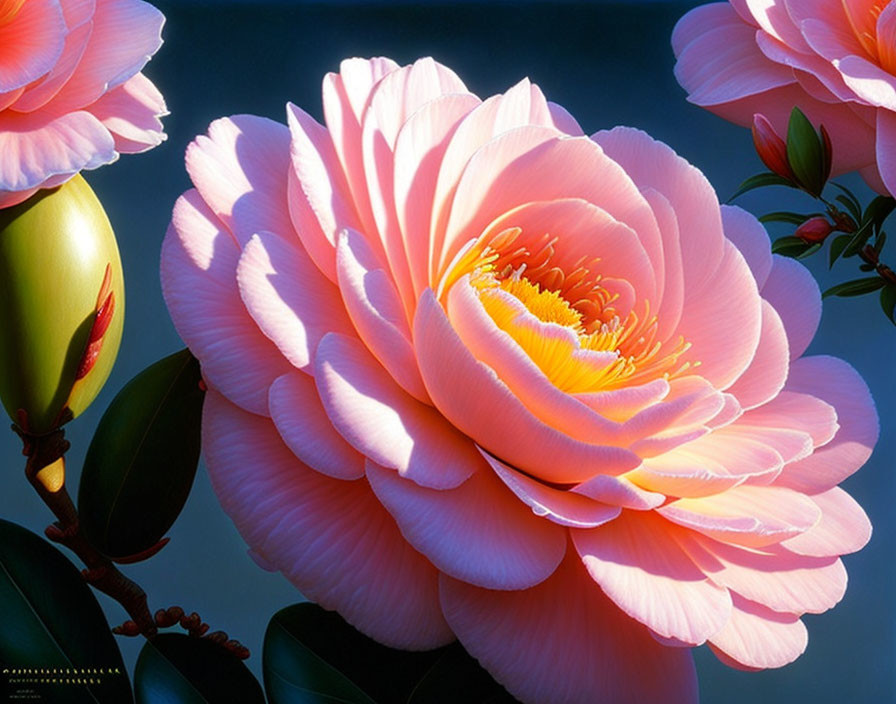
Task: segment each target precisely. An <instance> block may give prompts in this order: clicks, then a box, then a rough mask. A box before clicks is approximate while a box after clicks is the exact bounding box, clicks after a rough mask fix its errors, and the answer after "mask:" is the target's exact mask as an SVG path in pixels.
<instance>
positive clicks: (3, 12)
mask: <svg viewBox="0 0 896 704" xmlns="http://www.w3.org/2000/svg"><path fill="white" fill-rule="evenodd" d="M24 4H25V0H0V27H2V26H3V25H5V24H9V23H10V22H12V21H13V20H14V19H15V18H16V15H18V14H19V10H21V9H22V5H24Z"/></svg>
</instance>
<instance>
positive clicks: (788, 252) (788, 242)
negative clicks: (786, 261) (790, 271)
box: [772, 237, 815, 257]
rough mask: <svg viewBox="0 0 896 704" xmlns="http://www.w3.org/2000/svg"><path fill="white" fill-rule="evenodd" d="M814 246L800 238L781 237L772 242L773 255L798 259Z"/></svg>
mask: <svg viewBox="0 0 896 704" xmlns="http://www.w3.org/2000/svg"><path fill="white" fill-rule="evenodd" d="M814 246H815V245H812V244H810V243H808V242H805V241H804V240H801V239H800V238H799V237H779V238H778V239H776V240H775V241H774V242H772V253H773V254H780V255H781V256H784V257H798V256H800V255H801V254H804V253H805V252H806V250H808V249H809V248H810V247H814Z"/></svg>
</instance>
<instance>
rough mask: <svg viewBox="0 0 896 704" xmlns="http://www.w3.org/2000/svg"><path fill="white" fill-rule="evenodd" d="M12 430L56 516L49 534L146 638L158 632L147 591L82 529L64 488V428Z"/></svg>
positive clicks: (38, 488)
mask: <svg viewBox="0 0 896 704" xmlns="http://www.w3.org/2000/svg"><path fill="white" fill-rule="evenodd" d="M13 430H15V431H16V433H18V434H19V436H20V437H21V438H22V441H23V444H24V447H23V449H22V454H24V455H25V456H26V457H27V458H28V459H27V460H26V462H25V476H26V477H27V479H28V481H29V482H30V483H31V486H33V487H34V490H35V491H36V492H37V495H38V496H40V498H41V499H42V500H43V502H44V503H45V504H46V505H47V506H48V507H49V509H50V510H51V511H52V512H53V515H55V516H56V518H57V521H56V522H55V523H53V524H52V525H50V526H48V527H47V529H46V536H47V537H48V538H49V539H50V540H52V541H54V542H56V543H60V544H62V545H65V546H66V547H67V548H68V549H69V550H71V551H72V552H73V553H75V554H76V555H77V556H78V557H79V558H80V559H81V561H82V562H83V563H84V564H85V565H86V567H87V569H85V570H82V571H81V574H82V575H83V577H84V579H85V581H87V582H88V583H89V584H92V585H93V586H94V587H95V588H97V589H99V590H100V591H101V592H103V593H105V594H108V595H109V596H110V597H112V598H113V599H115V601H117V602H118V603H119V604H121V605H122V606H123V607H124V609H125V611H127V612H128V614H129V615H130V617H131V618H132V619H133V621H134V623H136V624H137V626H138V628H139V631H140V633H142V634H143V635H145V636H146V637H147V638H152V637H153V636H155V635H156V633H157V632H158V630H157V628H156V624H155V621H154V620H153V617H152V615H151V614H150V612H149V607H148V605H147V602H146V592H144V591H143V589H142V588H141V587H140V585H138V584H137V583H136V582H134V581H133V580H131V579H129V578H128V577H126V576H125V575H124V574H122V573H121V571H119V569H118V568H117V567H116V566H115V565H114V564H113V563H112V561H111V560H110V559H109V558H107V557H105V556H104V555H102V554H100V552H99V551H97V549H96V548H94V547H93V546H92V545H91V544H90V543H89V542H88V541H87V539H86V538H85V536H84V534H83V532H82V531H81V525H80V521H79V519H78V510H77V509H76V508H75V504H74V503H73V502H72V499H71V496H69V493H68V490H67V489H66V488H65V478H64V474H63V472H64V462H65V453H66V451H67V450H68V448H69V442H68V441H67V440H66V439H65V431H64V430H62V429H61V428H60V429H58V430H54V431H52V432H50V433H47V434H46V435H31V434H29V433H27V432H26V431H24V430H22V429H21V428H20V427H19V426H17V425H13ZM42 470H43V471H42Z"/></svg>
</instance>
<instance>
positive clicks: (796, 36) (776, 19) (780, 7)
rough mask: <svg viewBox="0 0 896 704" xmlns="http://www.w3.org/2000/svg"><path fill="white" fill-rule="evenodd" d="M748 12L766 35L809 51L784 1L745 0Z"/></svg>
mask: <svg viewBox="0 0 896 704" xmlns="http://www.w3.org/2000/svg"><path fill="white" fill-rule="evenodd" d="M745 2H746V5H747V7H749V9H750V14H752V16H753V17H754V19H755V20H756V21H757V22H758V23H759V26H760V27H762V29H764V30H765V31H766V32H768V35H769V36H771V37H773V38H775V39H777V40H779V41H780V42H782V43H784V44H787V45H789V46H792V47H793V48H794V49H796V50H797V51H804V52H807V53H808V52H810V51H811V49H810V48H809V45H808V44H806V41H805V39H803V35H802V33H801V32H800V29H799V25H798V24H796V23H795V22H794V21H793V18H792V17H791V16H790V13H789V12H788V11H787V6H786V1H782V0H745Z"/></svg>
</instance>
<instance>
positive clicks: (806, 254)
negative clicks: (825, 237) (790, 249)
mask: <svg viewBox="0 0 896 704" xmlns="http://www.w3.org/2000/svg"><path fill="white" fill-rule="evenodd" d="M823 244H824V243H823V242H816V243H815V244H813V245H811V246H809V247H808V248H807V249H806V251H805V252H803V253H802V254H797V255H796V257H795V259H806V258H807V257H811V256H812V255H813V254H815V253H816V252H817V251H818V250H819V249H821V247H822V245H823Z"/></svg>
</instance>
